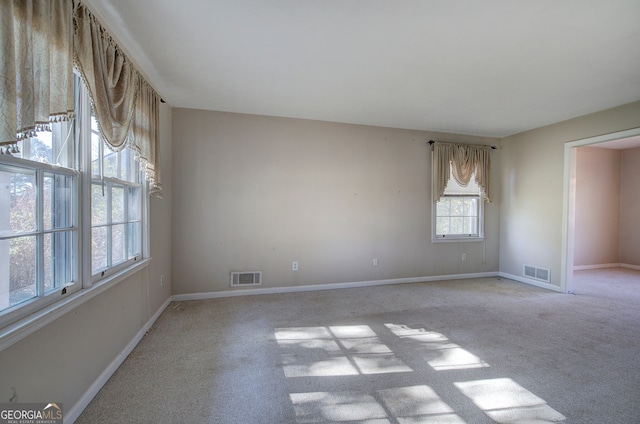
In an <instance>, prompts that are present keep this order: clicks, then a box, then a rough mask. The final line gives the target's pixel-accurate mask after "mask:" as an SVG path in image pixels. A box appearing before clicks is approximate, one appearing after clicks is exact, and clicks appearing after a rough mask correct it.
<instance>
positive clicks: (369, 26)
mask: <svg viewBox="0 0 640 424" xmlns="http://www.w3.org/2000/svg"><path fill="white" fill-rule="evenodd" d="M85 3H86V4H88V6H89V7H90V9H92V10H93V11H94V13H95V14H96V15H97V16H98V18H99V19H100V20H101V22H102V23H103V25H104V26H105V27H106V28H107V29H108V30H109V32H111V34H112V35H113V36H114V38H115V39H116V40H118V42H119V43H120V45H121V46H122V47H123V49H124V50H125V51H127V52H128V53H129V55H130V56H131V57H132V58H133V59H134V61H135V62H136V63H137V65H138V66H139V67H140V69H141V71H142V73H143V74H144V75H145V76H146V77H147V79H148V80H149V82H150V83H151V84H152V85H153V86H154V87H155V88H156V89H157V90H158V92H159V93H160V94H161V95H162V96H163V98H164V99H165V100H166V101H167V102H168V103H169V104H170V105H171V106H173V107H184V108H196V109H208V110H219V111H229V112H240V113H251V114H260V115H270V116H283V117H296V118H308V119H318V120H325V121H336V122H347V123H356V124H367V125H378V126H385V127H397V128H409V129H419V130H434V131H445V132H455V133H463V134H473V135H485V136H496V137H502V136H506V135H510V134H514V133H518V132H521V131H525V130H528V129H532V128H537V127H540V126H544V125H547V124H551V123H554V122H559V121H562V120H566V119H570V118H573V117H576V116H580V115H584V114H587V113H591V112H596V111H599V110H603V109H607V108H611V107H614V106H619V105H622V104H626V103H630V102H633V101H637V100H640V1H638V0H563V1H558V0H518V1H514V0H484V1H477V0H402V1H392V0H386V1H382V0H180V1H176V0H135V1H131V0H85Z"/></svg>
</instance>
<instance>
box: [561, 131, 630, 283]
mask: <svg viewBox="0 0 640 424" xmlns="http://www.w3.org/2000/svg"><path fill="white" fill-rule="evenodd" d="M637 136H640V128H633V129H630V130H625V131H618V132H614V133H610V134H604V135H599V136H596V137H589V138H583V139H580V140H576V141H571V142H568V143H565V145H564V188H563V212H562V262H561V264H562V269H561V272H562V278H561V280H560V290H561V291H562V292H563V293H573V259H574V257H573V256H574V240H575V218H576V217H575V207H576V149H577V148H578V147H583V146H590V145H593V144H598V143H604V142H607V141H614V140H621V139H624V138H630V137H637Z"/></svg>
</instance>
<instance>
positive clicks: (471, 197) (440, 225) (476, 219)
mask: <svg viewBox="0 0 640 424" xmlns="http://www.w3.org/2000/svg"><path fill="white" fill-rule="evenodd" d="M474 177H475V176H472V177H471V180H470V181H469V183H468V184H467V186H466V187H463V186H461V185H460V184H458V182H457V181H456V179H455V178H454V177H453V172H452V173H451V175H450V178H449V181H448V183H447V186H446V188H445V190H444V194H443V195H442V197H440V199H439V200H438V201H437V202H435V203H434V207H433V230H432V234H433V237H432V238H433V240H434V241H438V240H441V241H443V240H477V239H481V238H483V237H484V224H483V221H484V220H483V215H484V201H483V198H482V192H481V190H480V187H479V186H478V184H477V183H476V181H475V178H474Z"/></svg>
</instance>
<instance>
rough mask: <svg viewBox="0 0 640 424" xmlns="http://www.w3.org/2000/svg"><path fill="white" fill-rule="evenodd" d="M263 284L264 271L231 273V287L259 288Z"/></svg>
mask: <svg viewBox="0 0 640 424" xmlns="http://www.w3.org/2000/svg"><path fill="white" fill-rule="evenodd" d="M260 284H262V271H241V272H233V271H232V272H231V287H241V286H242V287H244V286H259V285H260Z"/></svg>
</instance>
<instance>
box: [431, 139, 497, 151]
mask: <svg viewBox="0 0 640 424" xmlns="http://www.w3.org/2000/svg"><path fill="white" fill-rule="evenodd" d="M433 143H435V141H434V140H429V145H431V146H433ZM456 144H468V143H456ZM470 146H489V145H488V144H470ZM489 147H491V149H492V150H496V149H497V147H496V146H489Z"/></svg>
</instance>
